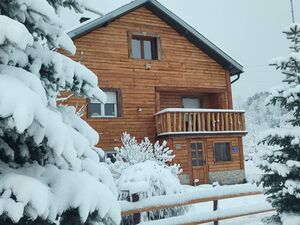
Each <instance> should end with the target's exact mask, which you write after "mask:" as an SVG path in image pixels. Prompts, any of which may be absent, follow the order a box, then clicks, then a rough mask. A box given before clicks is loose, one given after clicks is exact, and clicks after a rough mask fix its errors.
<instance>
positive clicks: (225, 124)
mask: <svg viewBox="0 0 300 225" xmlns="http://www.w3.org/2000/svg"><path fill="white" fill-rule="evenodd" d="M155 116H156V128H157V135H168V134H201V133H202V134H217V133H247V132H246V127H245V117H244V111H241V110H229V109H186V108H169V109H164V110H162V111H160V112H158V113H156V115H155Z"/></svg>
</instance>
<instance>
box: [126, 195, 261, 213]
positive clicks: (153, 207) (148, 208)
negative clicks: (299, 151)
mask: <svg viewBox="0 0 300 225" xmlns="http://www.w3.org/2000/svg"><path fill="white" fill-rule="evenodd" d="M260 194H262V192H259V191H257V192H244V193H239V194H225V195H221V196H214V197H201V198H195V199H192V200H185V201H182V202H180V203H173V204H168V205H167V204H161V205H157V203H155V204H153V205H150V206H145V207H141V208H139V207H136V208H135V209H129V210H123V211H122V212H121V215H122V216H128V215H131V214H135V213H141V212H147V211H154V210H159V209H164V208H173V207H177V206H183V205H191V204H195V203H202V202H209V201H215V200H222V199H228V198H240V197H244V196H252V195H260ZM161 197H162V196H161ZM164 197H166V198H168V197H169V196H167V195H166V196H164ZM146 200H147V199H146ZM144 201H145V200H144ZM130 204H134V203H130Z"/></svg>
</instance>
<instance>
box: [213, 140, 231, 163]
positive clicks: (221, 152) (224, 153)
mask: <svg viewBox="0 0 300 225" xmlns="http://www.w3.org/2000/svg"><path fill="white" fill-rule="evenodd" d="M214 157H215V161H230V144H229V143H216V144H215V145H214Z"/></svg>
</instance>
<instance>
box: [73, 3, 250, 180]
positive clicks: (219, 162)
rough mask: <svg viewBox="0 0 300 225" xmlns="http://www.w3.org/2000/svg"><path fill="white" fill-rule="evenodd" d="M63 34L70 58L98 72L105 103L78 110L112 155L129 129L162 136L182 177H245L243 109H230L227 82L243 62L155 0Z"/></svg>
mask: <svg viewBox="0 0 300 225" xmlns="http://www.w3.org/2000/svg"><path fill="white" fill-rule="evenodd" d="M68 34H69V36H70V37H71V38H72V39H73V40H74V42H75V45H76V46H77V54H76V55H75V56H74V57H73V58H74V59H75V60H77V61H80V62H82V63H83V64H84V65H86V66H87V67H88V68H89V69H91V70H93V71H94V72H95V73H96V74H98V75H99V82H100V87H101V88H102V90H104V91H105V92H106V93H107V96H108V100H107V102H106V103H105V104H101V103H100V102H97V101H94V100H91V101H88V100H85V99H71V100H70V102H71V103H72V104H88V107H87V112H86V113H85V115H84V118H85V119H86V121H87V122H88V123H89V124H90V125H91V126H92V127H93V128H94V129H96V130H97V131H98V132H99V134H100V136H101V141H100V144H99V146H100V147H101V148H102V149H104V150H105V151H106V152H107V156H108V157H110V155H111V154H113V149H114V147H115V146H121V141H120V136H121V134H122V133H123V132H124V131H127V132H128V133H130V134H131V135H132V136H135V137H136V138H137V139H142V138H144V137H149V138H150V139H151V140H153V141H155V140H167V141H168V145H169V147H170V148H172V149H173V150H174V154H175V155H176V158H175V162H176V163H180V164H181V167H182V169H183V174H182V175H181V179H182V182H183V183H193V182H194V181H195V180H199V181H200V183H212V182H214V181H218V182H220V183H223V184H225V183H239V182H242V181H243V180H244V162H243V145H242V136H243V135H245V134H246V130H245V122H244V113H243V111H237V110H232V93H231V83H233V82H234V81H236V80H238V78H239V76H240V74H241V73H242V72H243V68H242V66H241V65H240V64H239V63H237V62H236V61H235V60H233V59H232V58H231V57H230V56H229V55H227V54H226V53H225V52H223V51H222V50H221V49H219V48H218V47H217V46H215V45H214V44H213V43H211V42H210V41H209V40H208V39H206V38H205V37H204V36H202V35H201V34H200V33H198V32H197V31H196V30H194V29H193V28H192V27H191V26H189V25H188V24H187V23H186V22H184V21H183V20H181V19H180V18H179V17H177V16H176V15H174V14H173V13H172V12H170V11H169V10H168V9H166V8H165V7H164V6H162V5H161V4H160V3H158V2H157V1H155V0H136V1H133V2H131V3H129V4H127V5H125V6H123V7H121V8H119V9H117V10H114V11H112V12H111V13H108V14H106V15H104V16H103V17H100V18H96V19H91V20H88V21H85V22H84V23H82V24H81V25H80V26H78V27H77V28H75V29H73V30H71V31H70V32H69V33H68Z"/></svg>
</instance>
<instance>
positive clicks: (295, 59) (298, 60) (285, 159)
mask: <svg viewBox="0 0 300 225" xmlns="http://www.w3.org/2000/svg"><path fill="white" fill-rule="evenodd" d="M283 32H284V33H285V34H286V35H287V39H288V40H290V41H291V46H290V53H289V55H288V56H287V57H280V58H277V59H274V60H272V62H271V65H274V66H276V68H277V69H280V70H281V71H282V74H283V75H284V79H283V82H284V83H285V85H283V86H282V87H280V88H277V89H274V90H273V92H272V94H271V97H270V103H271V104H280V106H281V107H282V108H285V109H286V110H287V111H289V112H290V113H292V119H290V120H289V121H288V123H287V124H286V126H284V127H280V128H276V129H272V130H269V131H268V132H267V134H266V136H265V138H264V140H263V143H264V144H266V145H267V146H266V148H265V149H264V150H263V151H261V152H260V162H259V167H260V168H261V169H262V170H263V171H264V175H263V176H262V178H261V181H260V183H261V184H262V185H263V186H264V187H265V188H266V194H267V195H268V200H269V201H270V202H271V204H272V206H273V207H274V208H276V210H277V212H278V215H277V216H276V217H275V220H276V221H281V223H282V224H283V225H296V224H297V225H299V224H300V78H299V77H300V24H297V23H293V24H291V26H289V27H287V28H286V29H284V31H283Z"/></svg>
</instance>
